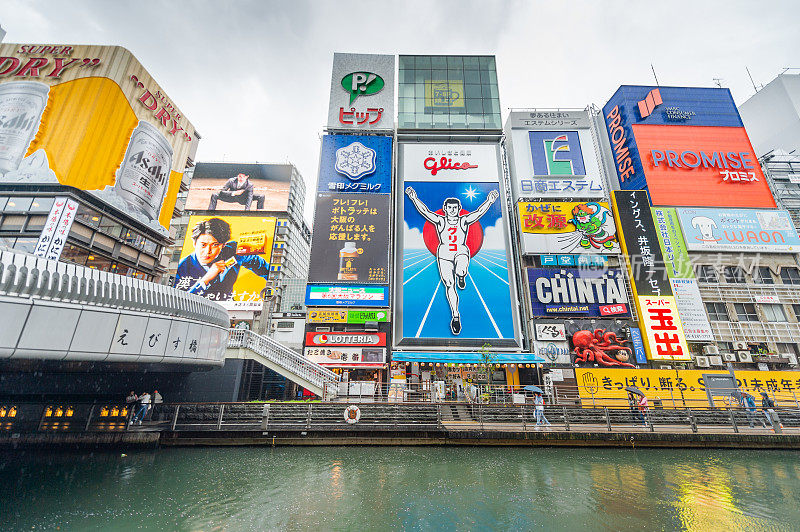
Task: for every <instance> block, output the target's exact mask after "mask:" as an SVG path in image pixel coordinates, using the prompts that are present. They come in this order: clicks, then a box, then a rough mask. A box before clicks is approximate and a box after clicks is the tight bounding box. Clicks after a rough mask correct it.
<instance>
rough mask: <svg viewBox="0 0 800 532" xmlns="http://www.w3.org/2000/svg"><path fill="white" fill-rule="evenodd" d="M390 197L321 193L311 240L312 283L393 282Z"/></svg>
mask: <svg viewBox="0 0 800 532" xmlns="http://www.w3.org/2000/svg"><path fill="white" fill-rule="evenodd" d="M389 212H390V200H389V196H388V195H386V194H380V195H378V194H322V193H320V194H317V207H316V212H315V213H314V234H313V235H312V238H311V261H310V264H309V272H308V281H309V282H311V283H345V284H347V283H360V284H364V283H368V284H372V283H374V284H386V283H388V282H389Z"/></svg>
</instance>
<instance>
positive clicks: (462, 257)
mask: <svg viewBox="0 0 800 532" xmlns="http://www.w3.org/2000/svg"><path fill="white" fill-rule="evenodd" d="M406 196H408V199H410V200H411V203H413V204H414V207H415V208H416V209H417V211H418V212H419V214H420V216H422V217H423V218H425V219H426V220H427V221H429V222H430V223H432V224H433V226H434V227H435V228H436V234H437V235H439V247H438V248H437V249H436V261H437V262H438V264H439V277H440V278H441V280H442V284H444V286H445V295H446V296H447V303H448V304H449V305H450V314H451V320H450V331H451V332H452V333H453V334H454V335H458V334H460V333H461V314H460V312H459V310H458V291H457V290H456V287H458V289H459V290H463V289H464V288H466V287H467V283H466V277H467V273H468V271H469V259H470V252H469V248H468V247H467V231H468V229H469V226H470V225H472V224H474V223H475V222H477V221H478V220H480V218H481V216H483V215H484V214H486V211H488V210H489V207H491V206H492V204H493V203H494V202H495V201H496V200H497V198H498V197H499V196H500V194H499V193H498V192H497V191H496V190H492V191H491V192H489V194H487V195H486V199H485V200H484V202H483V203H481V205H480V206H479V207H478V208H477V209H475V210H474V211H472V212H468V213H465V214H461V201H460V200H458V199H457V198H447V199H446V200H444V204H443V205H442V211H443V213H444V214H436V213H435V212H433V211H431V210H430V209H429V208H428V207H427V206H425V204H424V203H422V201H421V200H420V199H419V198H418V197H417V192H416V191H415V190H414V189H413V188H412V187H407V188H406Z"/></svg>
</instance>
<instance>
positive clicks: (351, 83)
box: [342, 72, 384, 104]
mask: <svg viewBox="0 0 800 532" xmlns="http://www.w3.org/2000/svg"><path fill="white" fill-rule="evenodd" d="M383 85H384V81H383V78H382V77H380V76H379V75H377V74H373V73H372V72H353V73H351V74H348V75H346V76H345V77H343V78H342V88H343V89H344V90H346V91H347V92H349V93H350V103H351V104H352V103H353V102H354V101H356V98H358V97H359V96H361V95H362V94H366V95H370V94H375V93H377V92H380V91H381V89H383Z"/></svg>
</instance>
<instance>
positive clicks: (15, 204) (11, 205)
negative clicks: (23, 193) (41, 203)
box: [3, 196, 33, 212]
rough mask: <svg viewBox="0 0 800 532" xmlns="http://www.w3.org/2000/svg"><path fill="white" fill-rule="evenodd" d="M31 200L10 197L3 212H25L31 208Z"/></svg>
mask: <svg viewBox="0 0 800 532" xmlns="http://www.w3.org/2000/svg"><path fill="white" fill-rule="evenodd" d="M32 201H33V198H27V197H17V196H12V197H10V198H8V203H6V206H5V209H3V210H4V211H5V212H27V211H28V209H30V208H31V202H32Z"/></svg>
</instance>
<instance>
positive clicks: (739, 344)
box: [733, 342, 749, 351]
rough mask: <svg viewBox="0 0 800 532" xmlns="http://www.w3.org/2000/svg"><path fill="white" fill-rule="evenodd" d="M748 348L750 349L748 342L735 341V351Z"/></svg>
mask: <svg viewBox="0 0 800 532" xmlns="http://www.w3.org/2000/svg"><path fill="white" fill-rule="evenodd" d="M747 349H749V347H747V342H733V350H734V351H746V350H747Z"/></svg>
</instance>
